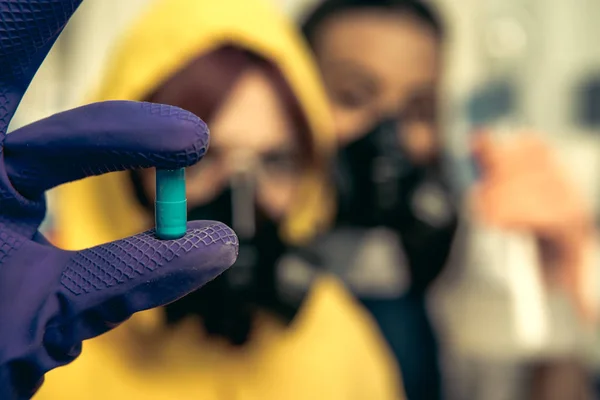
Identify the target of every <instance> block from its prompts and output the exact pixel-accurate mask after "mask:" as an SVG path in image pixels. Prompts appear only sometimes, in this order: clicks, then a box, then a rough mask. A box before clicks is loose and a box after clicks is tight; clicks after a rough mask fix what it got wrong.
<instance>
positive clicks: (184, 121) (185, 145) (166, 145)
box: [4, 101, 209, 199]
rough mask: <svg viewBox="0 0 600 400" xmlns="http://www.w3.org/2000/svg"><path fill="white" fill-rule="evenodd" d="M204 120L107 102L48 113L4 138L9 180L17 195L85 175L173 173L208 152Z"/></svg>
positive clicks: (176, 112)
mask: <svg viewBox="0 0 600 400" xmlns="http://www.w3.org/2000/svg"><path fill="white" fill-rule="evenodd" d="M208 142H209V134H208V128H207V126H206V124H205V123H204V122H202V120H201V119H200V118H198V117H196V116H195V115H194V114H192V113H190V112H188V111H185V110H182V109H180V108H177V107H172V106H167V105H162V104H152V103H141V102H130V101H109V102H103V103H95V104H90V105H87V106H84V107H80V108H76V109H73V110H70V111H66V112H63V113H59V114H56V115H53V116H51V117H49V118H46V119H43V120H41V121H38V122H35V123H33V124H31V125H28V126H25V127H23V128H21V129H19V130H16V131H14V132H13V133H11V134H9V135H8V136H7V137H6V141H5V146H4V160H5V166H6V171H7V174H8V177H9V180H10V182H11V184H12V185H13V187H14V188H15V189H16V190H17V191H18V192H19V193H20V194H21V195H23V196H25V197H28V198H30V199H31V198H35V197H36V196H39V195H40V194H41V193H43V192H44V191H46V190H48V189H50V188H52V187H54V186H57V185H60V184H63V183H67V182H71V181H75V180H78V179H81V178H85V177H87V176H94V175H100V174H104V173H107V172H113V171H121V170H127V169H139V168H148V167H156V168H163V169H176V168H182V167H187V166H190V165H193V164H195V163H196V162H198V161H199V160H200V159H201V158H202V156H203V155H204V154H205V152H206V150H207V148H208Z"/></svg>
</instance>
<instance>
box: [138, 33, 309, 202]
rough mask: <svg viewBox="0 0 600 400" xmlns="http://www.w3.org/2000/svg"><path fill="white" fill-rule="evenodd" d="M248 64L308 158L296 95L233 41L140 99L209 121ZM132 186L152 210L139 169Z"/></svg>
mask: <svg viewBox="0 0 600 400" xmlns="http://www.w3.org/2000/svg"><path fill="white" fill-rule="evenodd" d="M250 68H259V69H260V70H261V71H263V72H264V73H266V74H267V76H268V77H269V79H270V81H271V83H272V84H273V85H274V86H275V89H276V91H277V93H278V95H279V97H280V99H281V102H282V104H283V105H284V108H285V110H286V112H287V114H288V115H289V116H290V117H291V119H292V120H293V121H294V123H293V126H294V127H295V128H296V132H297V136H298V137H297V139H298V141H299V146H300V148H301V150H302V154H303V156H304V157H303V161H305V162H307V163H308V162H311V161H312V155H313V154H314V152H313V151H312V150H313V149H312V145H313V143H312V141H311V140H310V139H309V138H310V135H309V134H308V132H309V130H310V127H309V125H308V121H307V120H306V118H305V116H304V113H303V111H302V108H301V106H300V104H299V103H298V100H297V99H296V96H295V95H294V93H293V92H292V90H291V88H290V86H289V84H288V83H287V81H286V79H285V78H284V76H283V75H282V74H281V72H280V71H279V70H278V68H277V67H276V66H275V65H273V64H272V63H270V62H269V61H267V60H265V59H263V58H262V57H259V56H257V55H255V54H253V53H251V52H249V51H247V50H244V49H241V48H239V47H236V46H235V45H223V46H221V47H218V48H216V49H215V50H213V51H210V52H209V53H207V54H203V55H201V56H200V57H198V58H196V59H194V60H193V61H192V62H190V63H189V64H188V65H186V66H185V67H183V68H182V69H180V70H178V71H177V72H176V73H175V74H174V75H173V76H171V77H170V78H168V79H166V80H165V81H164V82H162V83H161V84H160V85H159V86H158V87H157V88H156V89H154V91H152V92H151V93H150V94H148V95H147V96H146V97H145V98H144V101H149V102H152V103H161V104H168V105H171V106H176V107H180V108H183V109H184V110H188V111H190V112H193V113H194V114H196V115H197V116H198V117H200V118H201V119H202V120H203V121H205V122H207V123H208V124H209V125H210V122H211V120H212V119H213V118H214V116H215V114H216V112H217V111H218V110H219V108H220V107H221V105H222V104H223V103H224V102H225V100H226V99H227V97H228V96H229V94H230V93H231V90H232V89H233V88H234V87H235V84H236V83H237V81H238V79H239V78H240V77H241V76H242V75H243V73H244V72H246V71H247V70H249V69H250ZM131 177H132V184H133V190H134V193H135V196H136V198H137V200H138V201H139V202H140V204H141V205H142V206H144V207H145V208H147V209H149V210H152V212H154V204H152V202H151V201H150V200H149V199H148V197H147V196H146V191H145V190H144V186H143V184H142V180H141V177H140V175H139V171H132V173H131Z"/></svg>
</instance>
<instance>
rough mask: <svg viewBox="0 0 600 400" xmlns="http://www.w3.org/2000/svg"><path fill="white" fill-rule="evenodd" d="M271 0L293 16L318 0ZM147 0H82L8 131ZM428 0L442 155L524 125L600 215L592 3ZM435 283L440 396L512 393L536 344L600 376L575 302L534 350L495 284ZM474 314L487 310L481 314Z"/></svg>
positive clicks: (49, 104)
mask: <svg viewBox="0 0 600 400" xmlns="http://www.w3.org/2000/svg"><path fill="white" fill-rule="evenodd" d="M273 1H275V2H276V3H277V4H278V5H280V6H281V7H283V8H284V9H285V10H286V12H288V13H289V14H290V15H291V16H292V17H294V18H300V17H301V16H302V15H303V14H304V13H305V12H306V11H307V10H308V9H309V8H310V7H311V6H313V5H314V4H316V3H317V1H318V0H273ZM148 3H149V0H128V1H120V0H86V1H85V2H84V3H83V5H82V6H81V7H80V9H79V10H78V11H77V13H76V15H75V17H74V18H73V19H72V21H71V22H70V23H69V25H68V27H67V29H66V30H65V31H64V34H63V35H62V36H61V38H60V39H59V40H58V42H57V44H56V46H55V47H54V49H53V50H52V52H51V53H50V56H49V57H48V59H47V60H46V61H45V63H44V64H43V66H42V68H41V69H40V70H39V72H38V74H37V75H36V78H35V79H34V81H33V83H32V85H31V87H30V89H29V91H28V92H27V94H26V96H25V98H24V99H23V102H22V105H21V107H20V108H19V111H18V112H17V115H16V116H15V118H14V119H13V121H12V126H11V129H15V128H18V127H19V126H22V125H25V124H27V123H30V122H32V121H35V120H37V119H40V118H43V117H46V116H48V115H51V114H53V113H56V112H59V111H61V110H65V109H69V108H72V107H75V106H77V105H79V104H80V103H81V102H82V100H83V99H85V96H86V93H87V91H88V90H89V89H90V84H93V82H94V80H96V79H97V77H98V76H99V74H100V73H101V68H102V66H103V65H105V64H104V60H105V57H106V54H107V52H108V51H109V50H110V49H111V43H112V41H113V40H114V39H115V37H116V36H117V35H118V34H120V33H121V31H122V29H123V28H124V27H126V26H127V24H128V23H129V21H130V20H131V18H133V17H134V16H136V15H137V13H138V12H139V11H140V10H141V9H142V8H143V7H144V6H145V5H147V4H148ZM431 3H432V4H434V5H436V6H437V7H438V8H439V10H440V12H441V14H442V16H443V17H444V18H445V21H446V25H447V26H448V28H449V38H448V39H449V41H448V46H447V49H446V54H445V79H444V81H443V82H444V91H443V96H442V99H443V101H442V107H443V110H444V112H443V120H444V123H443V129H444V136H445V138H446V139H447V140H446V142H447V150H448V154H449V155H450V156H451V158H452V159H454V160H462V159H466V158H468V155H467V154H463V152H465V149H466V148H467V146H465V143H466V140H467V139H468V137H469V136H468V135H469V132H470V130H471V129H472V128H473V127H474V126H477V125H479V124H488V125H496V124H497V125H502V124H517V125H527V126H533V127H535V128H536V129H537V130H539V131H540V132H543V133H544V135H547V138H548V140H549V141H550V142H551V143H553V144H554V145H555V147H556V149H558V151H559V154H560V155H561V157H562V160H563V162H564V165H565V166H566V168H567V171H568V172H569V173H570V174H571V177H572V178H573V179H574V181H575V182H577V183H578V185H579V188H580V190H581V191H582V193H584V195H585V197H586V199H587V200H588V201H589V202H590V203H591V204H592V205H593V210H594V211H595V215H596V218H598V217H600V50H599V49H598V48H597V45H596V43H595V40H594V38H597V37H599V36H600V25H599V24H598V23H597V16H598V15H600V2H598V1H594V0H571V1H553V2H549V1H547V0H545V1H543V0H452V1H451V0H436V1H431ZM456 165H458V166H457V167H456V168H457V169H456V173H455V174H454V178H455V179H457V181H460V180H461V179H464V180H468V179H469V178H468V177H464V176H462V175H461V174H462V172H461V170H460V162H458V163H457V164H456ZM464 173H465V174H466V173H468V172H464ZM459 184H460V182H459ZM49 201H50V202H52V198H50V199H49ZM49 218H51V216H49ZM597 267H598V268H596V269H597V270H598V272H600V265H598V266H597ZM598 275H600V274H596V276H598ZM444 282H445V280H444V279H441V282H438V283H439V284H438V285H437V286H436V288H435V290H433V293H432V294H431V296H430V304H429V306H430V307H431V308H432V310H433V314H434V315H436V316H437V317H436V320H438V321H439V324H441V325H443V326H444V328H443V329H444V335H442V336H443V338H442V339H441V340H442V342H444V343H446V344H447V345H446V346H444V347H445V350H444V351H443V353H444V360H445V361H444V363H443V368H444V376H445V378H444V379H445V381H446V383H445V388H446V389H445V390H446V391H447V392H448V393H449V394H448V398H453V397H452V396H454V398H457V399H462V398H467V399H468V398H472V399H486V400H493V399H518V398H521V397H520V396H521V395H519V394H518V393H520V392H519V390H520V389H519V388H520V386H519V385H520V382H521V381H522V379H523V376H524V375H523V374H524V372H523V370H522V367H523V365H524V364H523V360H524V359H525V360H526V359H527V358H528V357H530V356H531V357H533V355H534V354H535V355H539V353H540V352H542V353H543V354H544V357H549V358H552V357H560V356H561V355H564V354H569V355H572V354H578V355H581V358H582V359H584V360H585V362H586V365H587V366H589V371H590V374H592V375H595V374H596V373H597V374H600V351H598V349H599V348H600V346H599V345H600V340H598V335H597V334H596V333H590V332H580V331H579V330H577V329H574V328H573V327H574V325H576V324H573V318H574V317H573V315H572V314H573V311H572V310H571V308H569V307H567V306H565V305H564V302H563V301H562V300H561V299H560V298H559V297H557V298H556V299H554V298H551V299H550V301H549V303H548V304H550V306H549V307H550V308H551V310H550V315H551V317H550V325H549V327H547V328H546V330H548V331H549V332H551V335H547V336H545V335H544V334H540V335H541V336H539V337H538V339H537V340H539V341H544V345H543V346H542V345H539V346H534V347H535V350H531V349H530V348H528V347H527V346H524V345H523V343H521V341H522V340H523V338H522V337H520V336H519V334H515V335H512V334H511V333H510V332H508V331H507V330H506V329H505V328H504V327H506V326H508V325H510V322H507V321H508V320H509V319H510V318H511V316H510V315H509V314H510V312H509V311H507V307H506V306H505V305H504V303H503V301H504V300H503V296H504V295H505V294H504V293H502V292H498V293H497V296H496V297H494V296H495V294H494V293H493V290H492V291H490V290H489V288H486V289H481V288H480V289H479V290H485V291H486V295H487V296H488V298H491V299H492V300H488V301H486V302H485V305H482V306H481V307H480V308H477V307H475V308H473V307H466V306H465V307H461V306H457V304H459V305H460V304H467V303H468V304H471V303H473V302H475V303H477V299H478V296H479V295H480V294H481V293H480V292H479V291H478V290H477V289H476V288H473V287H468V285H467V286H461V288H464V287H467V289H465V290H447V288H446V287H445V286H444ZM465 285H466V284H465ZM473 285H475V284H473ZM473 285H472V286H473ZM475 286H476V285H475ZM598 288H600V279H598ZM597 293H600V290H598V291H597ZM551 297H552V296H551ZM450 305H451V306H450ZM486 307H487V308H486ZM483 315H485V316H487V318H488V319H487V320H485V321H483V320H482V318H481V317H482V316H483ZM490 315H492V316H493V318H492V317H490ZM492 320H493V321H492ZM540 349H542V350H540ZM473 382H476V383H477V384H474V383H473ZM483 387H485V389H482V388H483ZM481 393H485V394H481ZM564 400H567V399H564Z"/></svg>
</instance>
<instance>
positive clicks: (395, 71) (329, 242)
mask: <svg viewBox="0 0 600 400" xmlns="http://www.w3.org/2000/svg"><path fill="white" fill-rule="evenodd" d="M302 29H303V32H304V35H305V37H306V38H307V40H308V41H309V43H310V45H311V47H312V49H313V51H314V53H315V55H316V57H317V61H318V64H319V67H320V70H321V73H322V76H323V79H324V83H325V86H326V89H327V93H328V95H329V99H330V102H331V104H332V107H333V114H334V122H335V128H336V133H337V137H338V145H339V148H340V155H339V157H338V170H337V182H338V184H337V187H338V201H339V204H340V207H339V210H338V213H337V215H336V228H335V230H334V231H333V232H332V233H329V234H327V235H326V236H325V237H322V238H319V243H318V244H317V245H316V246H315V248H314V249H313V251H314V252H315V253H316V254H317V255H316V256H315V255H312V256H313V257H317V262H319V263H320V264H322V265H323V266H324V268H326V269H328V270H332V271H335V272H336V273H338V274H340V275H341V276H342V277H343V278H344V280H345V281H346V282H347V283H348V285H349V286H350V287H351V288H352V289H353V290H354V292H355V293H356V294H357V296H359V297H360V298H361V300H362V301H363V303H364V304H365V305H366V306H367V308H368V309H369V310H370V311H371V313H372V314H373V315H374V317H375V318H376V320H377V321H378V323H379V326H380V328H381V329H382V332H383V333H384V335H385V337H386V339H387V340H388V342H389V344H390V346H391V347H392V349H393V351H394V353H395V355H396V358H397V361H398V363H399V365H400V368H401V370H402V375H403V381H404V385H405V389H406V393H407V397H408V398H410V399H436V398H440V397H441V395H442V390H441V378H440V372H439V366H438V350H437V343H436V339H435V335H434V332H433V329H432V327H431V325H430V322H429V315H428V312H427V309H426V294H427V290H428V288H430V286H431V283H432V282H433V281H434V280H435V278H436V277H437V276H438V275H439V274H440V271H441V270H442V269H443V267H444V265H445V264H446V263H447V262H448V261H449V255H450V251H451V249H452V247H453V243H454V239H455V232H456V228H457V225H458V222H457V221H458V219H459V218H458V207H459V205H458V204H456V200H455V197H454V196H453V195H452V194H451V188H450V183H449V182H450V180H449V179H448V175H447V174H448V171H447V170H446V169H445V168H444V165H443V163H442V156H443V148H442V146H441V143H442V141H441V138H440V129H439V126H438V121H437V89H438V86H439V79H440V73H441V65H442V64H441V62H442V53H443V44H444V37H445V32H444V28H443V26H442V23H441V21H440V18H439V16H437V14H436V12H435V10H433V9H432V7H431V6H429V5H428V4H427V3H425V2H421V1H414V0H325V1H323V2H320V4H319V5H318V6H317V7H316V8H315V9H314V10H313V11H312V12H311V13H310V14H309V15H308V16H307V17H306V18H305V19H304V21H303V25H302ZM513 143H514V144H513V145H511V146H499V145H498V143H496V142H495V141H494V140H492V139H491V138H490V135H489V134H486V133H481V134H480V135H478V136H477V138H476V139H475V140H474V143H473V157H474V158H476V159H477V160H478V161H479V167H480V169H481V180H480V182H479V183H478V185H476V188H475V190H473V192H472V193H471V194H470V196H469V202H470V203H472V204H473V205H474V206H473V208H471V209H469V211H468V213H469V214H473V215H474V216H475V217H476V218H478V219H481V220H484V221H486V223H489V224H492V225H494V226H496V227H498V228H501V229H506V230H514V229H518V230H521V231H526V232H530V233H532V234H533V235H535V237H536V238H538V239H539V240H540V242H541V243H543V245H542V246H541V247H540V249H541V250H540V252H541V253H542V255H544V256H545V257H546V258H545V261H546V262H545V263H544V266H545V267H547V268H549V269H551V270H552V271H555V272H557V275H558V276H559V279H560V281H561V283H562V284H563V285H564V286H566V287H567V290H568V291H569V292H570V293H571V294H572V298H573V299H574V301H575V303H576V304H578V305H579V306H580V309H582V310H584V309H586V310H584V312H583V313H582V315H589V311H590V310H589V307H586V306H585V305H586V300H585V299H584V294H583V286H582V280H581V274H580V273H579V272H581V270H582V269H584V268H587V266H588V264H587V261H585V260H584V258H585V253H586V252H587V251H588V250H589V248H590V245H591V243H592V242H593V238H594V235H595V228H594V226H593V224H592V220H591V217H590V214H589V213H588V212H587V211H586V207H585V205H584V204H583V202H582V201H581V198H580V197H579V196H578V195H577V193H576V191H575V190H574V189H573V188H572V186H571V185H570V182H569V181H568V180H567V179H565V178H564V177H563V173H562V170H561V168H560V167H559V166H558V164H557V161H556V160H555V159H554V158H553V157H552V155H551V152H550V151H549V148H548V146H547V144H545V143H544V142H543V141H542V140H541V139H540V138H539V137H538V136H536V135H532V134H524V135H522V136H521V137H519V138H518V139H517V140H515V141H514V142H513ZM587 304H588V305H589V302H588V303H587ZM540 381H541V380H540ZM545 381H548V380H545Z"/></svg>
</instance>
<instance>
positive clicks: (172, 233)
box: [155, 168, 187, 240]
mask: <svg viewBox="0 0 600 400" xmlns="http://www.w3.org/2000/svg"><path fill="white" fill-rule="evenodd" d="M155 222H156V236H157V237H158V238H159V239H162V240H174V239H179V238H181V237H183V236H184V235H185V231H186V228H187V199H186V197H185V168H180V169H174V170H166V169H157V170H156V203H155Z"/></svg>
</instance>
